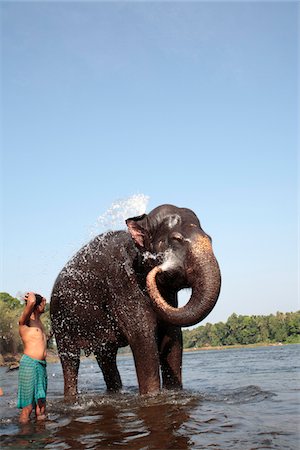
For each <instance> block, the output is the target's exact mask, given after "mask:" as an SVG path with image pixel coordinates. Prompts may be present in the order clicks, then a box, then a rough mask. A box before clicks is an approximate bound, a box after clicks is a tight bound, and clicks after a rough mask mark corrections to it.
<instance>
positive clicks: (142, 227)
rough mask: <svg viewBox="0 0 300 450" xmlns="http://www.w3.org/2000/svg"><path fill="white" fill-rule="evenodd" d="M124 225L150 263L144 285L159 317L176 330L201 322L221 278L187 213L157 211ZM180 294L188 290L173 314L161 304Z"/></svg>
mask: <svg viewBox="0 0 300 450" xmlns="http://www.w3.org/2000/svg"><path fill="white" fill-rule="evenodd" d="M126 224H127V226H128V230H129V232H130V234H131V237H132V239H133V240H134V242H135V244H136V246H137V247H138V249H139V250H140V252H141V253H142V254H144V256H145V257H146V258H147V257H148V258H150V261H151V262H152V267H151V270H150V271H149V273H148V275H147V279H146V284H147V290H148V293H149V296H150V298H151V300H152V304H153V307H154V309H155V310H156V311H157V313H158V315H159V317H160V318H161V319H162V320H164V321H166V322H168V323H171V324H173V325H179V326H190V325H194V324H196V323H198V322H200V321H201V320H203V319H204V318H205V317H206V316H207V315H208V314H209V313H210V311H211V310H212V309H213V307H214V306H215V303H216V301H217V299H218V296H219V293H220V287H221V275H220V269H219V265H218V263H217V260H216V258H215V256H214V254H213V251H212V243H211V238H210V237H209V236H208V235H207V234H206V233H205V232H204V231H203V230H202V228H201V225H200V222H199V220H198V218H197V216H196V215H195V214H194V213H193V211H191V210H190V209H187V208H177V207H176V206H173V205H162V206H159V207H158V208H155V209H154V210H153V211H151V212H150V213H149V214H148V215H146V214H144V215H142V216H138V217H133V218H130V219H127V220H126ZM153 266H154V267H153ZM183 288H192V295H191V297H190V300H189V301H188V303H187V304H186V305H185V306H183V307H180V308H176V307H174V306H172V305H170V303H169V302H168V301H167V300H166V299H165V298H164V292H166V291H168V292H170V291H173V292H177V291H179V290H180V289H183Z"/></svg>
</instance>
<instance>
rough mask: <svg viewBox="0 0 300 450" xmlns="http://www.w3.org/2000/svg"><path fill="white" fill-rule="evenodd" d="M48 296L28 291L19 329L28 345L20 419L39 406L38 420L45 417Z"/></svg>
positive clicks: (21, 377) (22, 365)
mask: <svg viewBox="0 0 300 450" xmlns="http://www.w3.org/2000/svg"><path fill="white" fill-rule="evenodd" d="M45 305H46V299H45V298H43V297H42V296H41V295H38V294H34V293H33V292H28V293H27V294H26V295H25V308H24V311H23V313H22V315H21V317H20V320H19V333H20V336H21V339H22V342H23V345H24V355H23V356H22V358H21V361H20V367H19V388H18V404H17V407H18V408H20V409H22V411H21V414H20V419H19V420H20V422H22V423H26V422H28V421H29V418H30V414H31V412H32V410H33V409H35V413H36V418H37V420H42V419H45V417H46V416H45V412H46V394H47V371H46V365H47V364H46V348H47V338H46V333H45V330H44V327H43V324H42V322H41V319H40V316H41V314H43V312H44V311H45Z"/></svg>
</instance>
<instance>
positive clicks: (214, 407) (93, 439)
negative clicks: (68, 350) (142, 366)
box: [1, 345, 300, 450]
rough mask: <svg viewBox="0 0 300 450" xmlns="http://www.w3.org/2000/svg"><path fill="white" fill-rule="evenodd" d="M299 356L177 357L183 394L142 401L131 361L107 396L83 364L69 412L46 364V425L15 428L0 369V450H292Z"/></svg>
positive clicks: (10, 377)
mask: <svg viewBox="0 0 300 450" xmlns="http://www.w3.org/2000/svg"><path fill="white" fill-rule="evenodd" d="M299 351H300V346H299V345H298V346H297V345H296V346H284V347H280V348H278V347H276V348H275V347H268V348H267V347H264V348H259V349H243V350H226V351H210V352H196V353H192V354H185V355H184V381H185V387H186V389H185V390H184V391H183V392H173V391H172V392H167V391H164V392H162V393H161V394H160V395H158V396H156V397H148V398H142V397H140V396H139V395H138V392H137V383H136V376H135V371H134V365H133V361H132V358H131V357H122V358H119V368H120V373H121V376H122V379H123V383H124V386H125V387H124V391H123V393H122V394H117V395H113V396H109V395H106V394H105V393H104V382H103V380H102V379H101V373H100V371H99V369H98V366H97V365H96V364H95V363H94V362H93V361H92V360H88V359H86V360H84V361H83V362H82V364H81V368H80V379H79V387H80V390H81V391H82V394H81V396H80V399H79V401H78V403H76V404H75V405H66V404H65V403H64V402H63V400H62V389H63V385H62V373H61V367H60V365H59V364H49V365H48V375H49V396H48V415H49V417H48V420H47V421H46V422H45V423H36V422H35V421H34V420H33V421H32V422H31V423H30V424H27V425H22V426H21V425H19V424H18V414H17V411H16V400H15V394H16V388H17V374H16V373H6V372H5V369H4V368H1V375H2V380H1V384H2V386H3V389H4V392H5V394H6V395H5V396H4V397H2V399H1V412H2V420H1V428H2V434H3V437H2V447H1V448H3V449H6V448H7V449H21V448H24V449H40V448H46V449H110V448H113V449H114V448H115V449H117V448H127V449H130V450H135V449H160V450H163V449H208V448H211V447H212V448H217V449H238V450H241V449H261V448H269V449H280V450H282V449H292V450H294V449H295V450H296V449H298V448H299V440H298V439H299V434H298V431H299V430H298V418H299V406H298V405H299V370H298V364H299V363H298V361H299V356H300V355H299ZM3 375H4V376H3Z"/></svg>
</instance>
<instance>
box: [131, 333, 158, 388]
mask: <svg viewBox="0 0 300 450" xmlns="http://www.w3.org/2000/svg"><path fill="white" fill-rule="evenodd" d="M143 333H144V331H143V330H141V332H140V334H139V336H136V337H135V339H133V340H132V341H130V342H129V343H130V347H131V349H132V352H133V357H134V362H135V368H136V373H137V378H138V383H139V391H140V394H142V395H143V394H155V393H158V392H159V390H160V377H159V355H158V348H157V342H156V339H155V332H154V331H153V332H150V333H149V331H148V333H146V334H143Z"/></svg>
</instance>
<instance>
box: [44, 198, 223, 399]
mask: <svg viewBox="0 0 300 450" xmlns="http://www.w3.org/2000/svg"><path fill="white" fill-rule="evenodd" d="M126 224H127V227H128V231H117V232H109V233H107V234H103V235H100V236H97V237H96V238H95V239H94V240H92V241H91V242H90V243H89V244H87V245H86V246H84V247H83V248H82V249H81V250H80V251H79V252H78V253H77V254H76V255H75V256H74V257H73V258H72V259H71V261H69V262H68V263H67V265H66V266H65V267H64V268H63V270H62V271H61V273H60V274H59V275H58V277H57V280H56V282H55V285H54V287H53V292H52V296H51V305H50V313H51V319H52V326H53V330H54V333H55V337H56V341H57V346H58V351H59V355H60V358H61V363H62V367H63V373H64V392H65V398H66V399H74V398H75V397H76V395H77V375H78V368H79V355H80V350H81V349H83V350H84V351H85V352H86V354H90V353H91V352H93V353H94V355H95V357H96V359H97V361H98V363H99V366H100V367H101V369H102V372H103V375H104V379H105V382H106V385H107V388H108V390H109V391H117V390H119V389H120V388H121V386H122V384H121V379H120V375H119V372H118V369H117V365H116V354H117V350H118V348H119V347H122V346H126V345H128V344H129V345H130V347H131V349H132V352H133V356H134V361H135V366H136V372H137V378H138V383H139V390H140V393H141V394H152V393H156V392H158V391H159V389H160V386H161V380H160V370H161V378H162V385H163V387H164V388H171V389H174V388H181V387H182V379H181V364H182V334H181V326H189V325H192V324H195V323H198V322H200V321H201V320H203V319H204V318H205V317H206V316H207V315H208V314H209V312H210V311H211V310H212V308H213V307H214V305H215V303H216V301H217V299H218V296H219V291H220V285H221V277H220V271H219V266H218V263H217V261H216V259H215V257H214V255H213V251H212V247H211V239H210V237H209V236H208V235H206V233H205V232H204V231H203V230H202V228H201V225H200V222H199V220H198V218H197V216H196V215H195V214H194V213H193V212H192V211H191V210H189V209H186V208H177V207H176V206H173V205H162V206H159V207H158V208H155V209H154V210H153V211H151V212H150V213H149V214H148V215H146V214H144V215H143V216H139V217H134V218H130V219H127V221H126ZM187 287H190V288H192V295H191V298H190V300H189V302H188V303H187V305H185V306H184V307H182V308H178V301H177V292H178V291H179V290H180V289H182V288H187Z"/></svg>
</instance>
